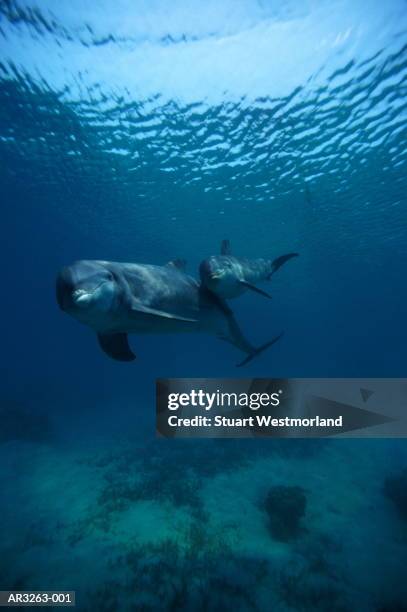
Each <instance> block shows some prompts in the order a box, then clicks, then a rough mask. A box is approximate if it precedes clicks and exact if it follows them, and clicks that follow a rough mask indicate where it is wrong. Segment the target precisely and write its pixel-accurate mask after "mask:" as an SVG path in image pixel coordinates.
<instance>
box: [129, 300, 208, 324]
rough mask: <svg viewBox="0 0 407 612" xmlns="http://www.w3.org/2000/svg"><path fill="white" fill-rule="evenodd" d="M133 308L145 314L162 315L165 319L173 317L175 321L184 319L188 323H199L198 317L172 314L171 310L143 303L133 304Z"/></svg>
mask: <svg viewBox="0 0 407 612" xmlns="http://www.w3.org/2000/svg"><path fill="white" fill-rule="evenodd" d="M133 310H135V311H137V312H142V313H144V314H149V315H152V316H154V317H161V318H164V319H173V320H174V321H184V322H186V323H197V322H198V319H190V318H188V317H182V316H181V315H176V314H172V313H171V312H166V311H165V310H158V309H157V308H150V307H149V306H144V305H143V304H137V305H135V306H133Z"/></svg>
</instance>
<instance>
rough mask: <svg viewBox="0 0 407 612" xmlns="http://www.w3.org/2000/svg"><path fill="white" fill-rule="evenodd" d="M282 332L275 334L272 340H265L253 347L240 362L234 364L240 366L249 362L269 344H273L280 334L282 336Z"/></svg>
mask: <svg viewBox="0 0 407 612" xmlns="http://www.w3.org/2000/svg"><path fill="white" fill-rule="evenodd" d="M283 334H284V332H281V334H279V335H278V336H275V337H274V338H273V339H272V340H270V341H269V342H266V344H262V346H259V347H258V348H255V349H254V350H253V351H252V352H251V353H250V354H249V355H248V356H247V357H246V358H245V359H243V361H241V362H240V363H238V364H236V367H238V368H241V367H242V366H244V365H246V364H247V363H249V361H251V360H252V359H254V358H255V357H257V356H258V355H260V354H261V353H263V352H264V351H265V350H266V349H268V348H269V347H270V346H273V344H275V343H276V342H277V340H280V338H281V336H283Z"/></svg>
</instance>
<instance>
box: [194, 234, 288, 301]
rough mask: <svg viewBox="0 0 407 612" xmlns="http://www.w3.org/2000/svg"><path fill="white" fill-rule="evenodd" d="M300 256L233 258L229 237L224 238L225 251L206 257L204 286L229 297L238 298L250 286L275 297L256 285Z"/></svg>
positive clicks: (268, 278)
mask: <svg viewBox="0 0 407 612" xmlns="http://www.w3.org/2000/svg"><path fill="white" fill-rule="evenodd" d="M293 257H298V253H288V254H287V255H281V257H277V259H274V260H273V261H270V260H267V259H240V258H237V257H233V256H232V255H231V251H230V244H229V240H223V241H222V244H221V254H220V255H213V256H212V257H209V258H208V259H204V261H202V262H201V264H200V266H199V273H200V277H201V283H202V286H204V287H206V288H207V289H208V290H209V291H211V292H212V293H214V294H215V295H217V296H218V297H220V298H222V299H226V300H230V299H232V298H235V297H238V296H239V295H241V294H242V293H244V292H245V291H246V290H248V289H250V290H251V291H255V292H256V293H260V294H261V295H264V296H265V297H267V298H271V295H270V294H269V293H266V291H263V290H262V289H259V288H258V287H256V284H257V283H260V282H261V281H264V280H270V278H271V277H272V276H273V274H274V273H275V272H277V270H278V269H279V268H281V266H282V265H283V264H285V262H286V261H288V260H289V259H292V258H293Z"/></svg>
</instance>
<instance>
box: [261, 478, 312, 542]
mask: <svg viewBox="0 0 407 612" xmlns="http://www.w3.org/2000/svg"><path fill="white" fill-rule="evenodd" d="M306 506H307V498H306V496H305V492H304V489H302V488H301V487H298V486H284V485H279V486H274V487H271V489H270V490H269V492H268V494H267V497H266V499H265V501H264V508H265V510H266V512H267V515H268V518H269V528H270V532H271V534H272V536H273V538H275V539H276V540H280V541H282V542H286V541H287V540H291V539H293V538H295V537H297V536H298V534H299V533H300V528H301V519H302V517H303V516H304V515H305V509H306Z"/></svg>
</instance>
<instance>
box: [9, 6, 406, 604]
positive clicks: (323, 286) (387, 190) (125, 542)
mask: <svg viewBox="0 0 407 612" xmlns="http://www.w3.org/2000/svg"><path fill="white" fill-rule="evenodd" d="M83 4H84V3H83V2H80V1H79V0H71V2H69V3H62V2H61V3H57V2H53V1H52V0H42V1H40V2H38V3H35V2H32V1H31V0H22V1H18V2H15V1H13V0H9V1H7V2H2V3H0V160H1V163H0V176H1V193H2V197H1V201H2V207H3V214H2V220H1V229H2V232H1V235H2V239H1V242H0V257H1V262H2V269H1V296H0V297H1V317H0V329H1V339H2V351H1V356H0V372H1V378H0V409H1V415H2V422H3V432H2V434H1V441H0V454H1V461H0V479H1V511H2V512H1V513H2V527H3V529H4V535H3V536H2V538H1V540H0V542H1V543H0V546H1V555H0V556H1V571H0V581H1V588H4V589H8V588H27V589H29V588H30V589H44V588H47V589H49V588H55V589H61V588H64V589H76V591H77V601H78V603H77V607H78V609H81V610H82V609H83V610H156V609H160V610H163V609H165V610H167V609H168V610H178V609H179V610H192V609H194V610H196V609H207V610H217V609H219V607H225V606H227V607H230V606H234V607H236V608H237V609H240V610H253V609H256V610H270V609H275V610H283V611H285V610H306V611H308V610H356V609H357V610H363V611H364V610H377V611H380V610H381V611H382V612H383V611H387V612H389V611H395V610H398V611H400V610H405V609H406V605H407V591H406V586H405V577H404V573H405V564H406V561H407V555H406V550H407V549H406V544H407V531H406V529H407V523H406V521H405V520H403V518H402V517H400V516H399V515H398V514H397V508H396V507H395V505H394V504H393V503H392V501H391V500H390V499H389V498H388V496H386V495H384V493H383V483H384V481H385V479H386V478H387V477H388V476H389V475H393V474H398V473H401V471H402V469H403V468H405V467H407V446H406V444H405V442H404V441H402V440H401V441H383V440H382V441H379V440H376V441H375V440H370V441H366V440H365V441H363V442H362V441H361V440H360V441H358V440H353V441H345V440H336V441H330V442H324V443H323V444H322V443H320V442H318V441H314V442H312V441H307V442H306V443H304V442H301V441H299V442H296V443H295V442H294V441H290V442H289V443H288V444H281V443H280V444H276V443H275V442H272V441H270V442H268V441H267V444H264V443H262V444H260V442H258V441H253V443H251V444H249V443H243V442H239V443H236V444H233V445H232V444H230V442H231V441H224V442H222V441H218V442H216V443H215V442H206V443H204V442H200V443H199V444H194V443H192V444H186V443H184V444H180V442H175V441H163V440H155V437H154V410H155V408H154V382H155V379H156V378H157V377H160V376H164V377H172V376H180V377H187V376H191V377H206V376H208V377H210V376H215V377H223V376H231V377H233V376H237V375H241V374H242V371H240V370H236V368H235V363H237V362H238V361H239V360H240V359H241V355H240V354H239V353H238V351H236V349H235V348H233V347H231V346H229V345H227V344H226V343H221V342H219V341H218V340H217V339H216V338H214V337H210V336H205V335H197V336H190V337H189V336H185V337H184V336H167V337H160V336H151V337H149V336H143V337H139V338H138V337H133V338H132V339H131V343H132V347H133V348H134V351H135V352H136V353H137V361H136V362H134V363H132V364H122V363H115V362H113V361H111V360H109V359H108V358H107V357H106V356H105V355H104V354H103V353H102V352H101V351H100V349H99V347H98V346H97V342H96V339H95V338H94V335H93V333H92V332H91V331H90V330H89V329H87V328H85V327H83V326H81V325H80V324H79V323H77V322H76V321H74V320H73V319H71V318H69V317H68V316H66V315H65V314H63V313H62V312H61V311H59V309H58V307H57V305H56V302H55V290H54V284H55V277H56V274H57V272H58V270H59V269H60V267H61V266H63V265H65V264H68V263H71V262H72V261H74V260H76V259H85V258H89V259H104V260H114V261H135V262H145V263H154V264H159V265H161V264H164V263H165V262H167V261H169V260H170V259H173V258H175V257H181V258H185V259H186V260H187V261H188V271H189V273H190V274H192V275H197V270H198V265H199V262H200V261H201V259H202V258H204V257H206V256H208V255H211V254H215V253H217V252H218V251H219V246H220V242H221V240H222V239H224V238H228V239H229V240H230V241H231V245H232V249H233V252H234V253H235V254H236V255H241V256H245V257H270V258H274V257H277V256H279V255H281V254H283V253H286V252H291V251H298V252H299V253H300V257H299V258H298V259H297V260H295V261H292V262H290V263H289V264H287V266H286V267H284V268H283V269H281V271H279V273H278V274H277V275H276V276H275V277H274V278H273V282H272V286H271V289H270V290H271V291H272V294H273V300H272V302H269V301H268V300H265V299H263V298H261V297H260V296H258V295H254V294H251V295H245V296H243V297H242V298H240V299H239V300H236V301H234V302H233V303H232V304H231V305H232V306H233V309H234V311H235V313H236V317H237V318H238V320H239V322H240V324H241V326H242V328H243V329H244V331H245V333H246V334H247V335H248V336H249V337H250V339H252V341H253V342H255V343H261V342H264V341H266V340H268V339H270V338H271V337H273V336H274V335H275V334H277V333H279V332H280V331H282V330H284V331H285V336H284V338H283V339H282V340H281V342H279V343H278V344H277V345H276V346H275V347H273V348H272V349H271V350H270V351H269V352H267V353H264V354H263V355H261V356H260V357H259V358H258V359H257V360H254V361H252V362H251V363H250V364H249V365H248V366H247V367H246V369H245V370H244V375H245V376H248V377H251V376H256V377H257V376H258V377H260V376H277V377H290V376H316V377H322V376H339V377H352V376H355V377H357V376H361V377H363V376H364V377H374V376H381V377H384V376H389V377H398V376H404V375H405V372H406V369H405V362H406V361H405V360H406V351H405V347H406V345H407V328H406V324H405V316H406V300H407V286H406V274H405V270H406V266H407V240H406V237H407V206H406V192H407V174H406V168H407V163H406V162H407V96H406V94H407V86H406V82H407V80H406V76H407V11H406V4H405V2H404V1H402V0H389V2H387V3H383V2H379V1H378V0H373V1H372V2H370V3H369V4H367V3H366V2H363V1H362V0H353V1H351V0H335V1H330V2H327V1H325V0H320V1H318V2H317V1H313V0H309V1H306V2H299V1H297V0H289V1H288V2H284V3H283V2H281V1H265V0H263V1H261V0H258V1H255V0H251V1H249V0H239V1H234V2H232V0H223V1H222V2H221V3H220V2H215V1H214V0H213V1H212V0H209V1H208V2H205V3H201V2H194V1H188V2H187V1H186V0H185V1H184V0H177V1H176V2H173V3H167V2H163V1H162V0H153V1H150V2H138V3H132V2H129V1H128V0H120V1H117V2H115V3H114V6H113V5H112V3H110V2H107V1H105V0H103V1H101V2H98V3H96V2H95V3H86V5H85V6H83ZM249 442H251V441H249ZM280 484H288V485H293V486H297V485H299V486H302V487H303V488H304V489H305V490H306V491H307V511H306V515H305V517H304V523H305V524H304V531H303V532H302V533H301V535H299V536H298V537H297V538H295V539H294V540H293V541H290V542H283V543H282V542H279V541H276V540H275V539H274V538H273V537H272V536H271V535H270V533H269V530H268V527H267V517H266V515H265V511H264V497H265V495H266V494H267V491H268V490H269V489H270V487H272V486H274V485H280ZM403 606H404V607H403Z"/></svg>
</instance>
